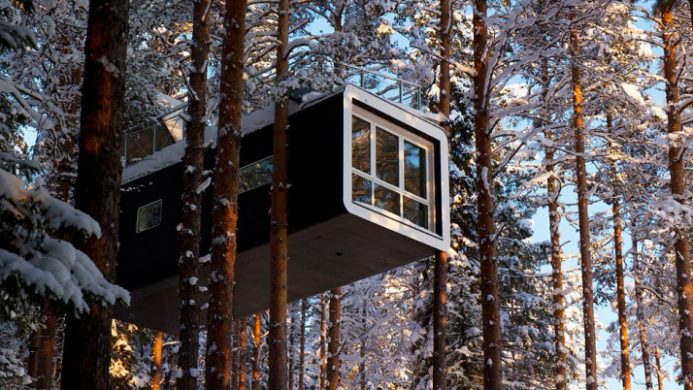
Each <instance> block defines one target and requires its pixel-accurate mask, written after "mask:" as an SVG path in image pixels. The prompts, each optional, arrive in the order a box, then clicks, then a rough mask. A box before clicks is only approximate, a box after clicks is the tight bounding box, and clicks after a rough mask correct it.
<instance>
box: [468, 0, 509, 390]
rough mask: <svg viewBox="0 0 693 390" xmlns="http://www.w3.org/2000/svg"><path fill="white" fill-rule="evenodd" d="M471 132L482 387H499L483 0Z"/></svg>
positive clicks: (477, 0)
mask: <svg viewBox="0 0 693 390" xmlns="http://www.w3.org/2000/svg"><path fill="white" fill-rule="evenodd" d="M474 5H475V12H474V17H473V20H472V24H473V30H474V69H475V71H476V75H475V76H474V95H475V96H474V108H475V113H474V134H475V138H476V149H477V160H476V187H477V192H478V198H477V212H478V226H477V234H478V236H479V238H478V239H479V262H480V264H481V270H480V285H481V286H480V287H481V318H482V321H483V337H484V341H483V350H484V360H483V362H484V364H483V367H484V368H483V372H484V389H485V390H497V389H500V388H501V387H502V374H501V330H500V301H499V291H498V262H497V259H496V244H495V230H496V229H495V225H494V221H493V209H494V199H493V147H492V144H491V142H492V141H491V133H490V131H491V130H490V128H489V111H488V96H487V88H488V86H487V85H486V82H487V78H488V77H487V76H488V72H489V70H488V55H487V49H488V48H487V46H488V30H487V26H486V14H487V4H486V0H474Z"/></svg>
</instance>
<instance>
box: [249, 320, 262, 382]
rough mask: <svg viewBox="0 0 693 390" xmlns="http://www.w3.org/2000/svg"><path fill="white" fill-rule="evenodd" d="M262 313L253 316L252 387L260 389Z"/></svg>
mask: <svg viewBox="0 0 693 390" xmlns="http://www.w3.org/2000/svg"><path fill="white" fill-rule="evenodd" d="M261 343H262V315H261V314H255V315H254V316H253V378H252V384H251V388H252V389H253V390H260V352H261V348H262V344H261Z"/></svg>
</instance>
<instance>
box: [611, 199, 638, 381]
mask: <svg viewBox="0 0 693 390" xmlns="http://www.w3.org/2000/svg"><path fill="white" fill-rule="evenodd" d="M611 208H612V210H613V214H614V216H613V217H614V254H615V256H614V259H615V260H616V299H617V303H618V329H619V335H620V336H621V338H620V342H621V377H622V380H623V390H630V389H631V376H632V375H633V374H632V371H631V368H630V351H629V347H628V318H627V315H626V287H625V276H624V271H623V250H622V245H621V210H620V204H619V200H618V196H616V197H614V200H613V203H612V205H611Z"/></svg>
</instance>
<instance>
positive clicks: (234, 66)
mask: <svg viewBox="0 0 693 390" xmlns="http://www.w3.org/2000/svg"><path fill="white" fill-rule="evenodd" d="M245 9H246V3H245V0H237V1H227V2H226V16H225V20H224V24H225V25H226V35H225V36H224V49H223V52H222V56H221V57H222V59H223V61H222V66H221V87H220V93H221V101H220V103H219V125H218V127H219V133H218V139H217V151H216V162H215V170H214V210H213V212H212V215H213V217H212V237H214V239H213V240H212V262H211V270H210V276H209V279H210V280H209V308H208V312H207V358H206V370H205V382H206V386H207V389H210V390H212V389H214V390H216V389H220V390H221V389H223V390H226V389H228V388H229V386H230V385H231V383H230V381H231V378H230V374H231V361H230V359H231V348H232V345H231V337H230V336H231V326H232V323H233V314H232V310H233V285H234V279H235V266H236V225H237V222H238V185H239V184H238V181H239V156H240V148H241V115H242V108H243V71H244V40H245Z"/></svg>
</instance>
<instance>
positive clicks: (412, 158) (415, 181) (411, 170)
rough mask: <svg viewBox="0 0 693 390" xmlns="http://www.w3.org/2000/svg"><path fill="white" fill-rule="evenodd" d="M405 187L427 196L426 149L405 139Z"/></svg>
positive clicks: (416, 193)
mask: <svg viewBox="0 0 693 390" xmlns="http://www.w3.org/2000/svg"><path fill="white" fill-rule="evenodd" d="M404 189H405V190H407V191H409V192H411V193H412V194H414V195H418V196H420V197H422V198H426V151H425V150H424V149H423V148H421V147H419V146H416V145H414V144H412V143H411V142H409V141H404Z"/></svg>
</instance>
